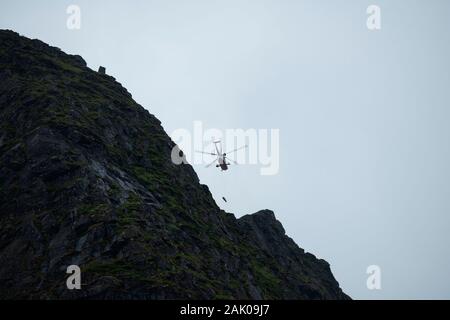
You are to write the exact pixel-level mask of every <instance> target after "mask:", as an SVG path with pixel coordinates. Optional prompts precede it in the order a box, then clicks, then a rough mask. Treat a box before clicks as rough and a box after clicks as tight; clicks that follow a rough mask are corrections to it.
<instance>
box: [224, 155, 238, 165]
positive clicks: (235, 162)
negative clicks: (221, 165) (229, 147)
mask: <svg viewBox="0 0 450 320" xmlns="http://www.w3.org/2000/svg"><path fill="white" fill-rule="evenodd" d="M225 159H227V160H230V161H232V162H233V163H234V164H235V165H239V163H237V161H235V160H233V159H230V158H228V157H225Z"/></svg>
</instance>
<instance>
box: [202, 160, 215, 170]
mask: <svg viewBox="0 0 450 320" xmlns="http://www.w3.org/2000/svg"><path fill="white" fill-rule="evenodd" d="M216 161H217V159H214V161H213V162H211V163H209V164H207V165H206V166H205V168H209V167H211V166H212V165H213V164H214V163H216Z"/></svg>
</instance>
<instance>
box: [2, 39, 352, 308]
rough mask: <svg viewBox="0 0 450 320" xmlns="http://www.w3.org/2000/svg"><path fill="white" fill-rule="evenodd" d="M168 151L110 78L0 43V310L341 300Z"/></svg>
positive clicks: (332, 284) (317, 266) (40, 48)
mask: <svg viewBox="0 0 450 320" xmlns="http://www.w3.org/2000/svg"><path fill="white" fill-rule="evenodd" d="M173 147H174V143H173V142H172V141H171V140H170V138H169V137H168V136H167V134H166V133H165V132H164V130H163V128H162V127H161V125H160V122H159V121H158V120H157V119H156V118H155V117H154V116H153V115H151V114H150V113H149V112H148V111H147V110H145V109H144V108H143V107H141V106H140V105H138V104H137V103H136V102H135V101H133V99H132V98H131V95H130V94H129V93H128V91H127V90H126V89H125V88H123V87H122V86H121V85H120V84H119V83H117V82H116V81H115V79H114V78H112V77H110V76H108V75H105V74H101V73H97V72H95V71H92V70H90V69H89V68H88V67H86V63H85V62H84V60H83V59H82V58H81V57H79V56H71V55H67V54H65V53H63V52H62V51H60V50H59V49H57V48H53V47H50V46H48V45H46V44H44V43H43V42H41V41H38V40H30V39H27V38H25V37H21V36H19V35H18V34H16V33H14V32H12V31H0V298H2V299H15V298H25V299H73V298H87V299H169V298H170V299H183V298H186V299H217V298H239V299H270V298H272V299H347V298H348V297H347V296H346V295H345V294H344V293H343V292H342V290H341V289H340V288H339V285H338V283H337V282H336V280H335V279H334V277H333V275H332V273H331V271H330V267H329V265H328V263H327V262H325V261H323V260H319V259H317V258H315V257H314V256H313V255H312V254H309V253H305V252H304V251H303V250H302V249H300V248H299V247H298V246H297V245H296V244H295V243H294V242H293V241H292V240H291V239H290V238H289V237H287V236H286V235H285V232H284V229H283V227H282V225H281V224H280V223H279V222H278V221H277V220H276V219H275V216H274V214H273V212H271V211H269V210H264V211H260V212H258V213H255V214H253V215H247V216H244V217H242V218H240V219H236V218H235V216H234V215H232V214H230V213H226V212H224V211H222V210H221V209H220V208H219V207H218V206H217V205H216V203H215V201H214V200H213V198H212V196H211V194H210V192H209V190H208V188H207V187H206V186H205V185H201V184H200V183H199V180H198V177H197V175H196V173H195V172H194V170H193V169H192V167H191V166H190V165H185V164H183V165H175V164H173V163H172V161H171V157H170V154H171V150H172V148H173ZM72 264H76V265H79V266H80V268H81V271H82V283H83V286H82V289H81V290H68V289H67V287H66V278H67V276H68V275H67V274H66V268H67V266H69V265H72Z"/></svg>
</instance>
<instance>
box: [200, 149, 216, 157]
mask: <svg viewBox="0 0 450 320" xmlns="http://www.w3.org/2000/svg"><path fill="white" fill-rule="evenodd" d="M195 152H198V153H203V154H208V155H210V156H217V154H215V153H213V152H205V151H198V150H195Z"/></svg>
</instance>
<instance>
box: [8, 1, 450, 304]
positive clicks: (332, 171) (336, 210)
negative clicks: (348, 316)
mask: <svg viewBox="0 0 450 320" xmlns="http://www.w3.org/2000/svg"><path fill="white" fill-rule="evenodd" d="M69 4H77V5H79V6H80V8H81V18H82V20H81V21H82V22H81V30H77V31H70V30H68V29H67V28H66V19H67V17H68V15H67V14H66V8H67V6H68V5H69ZM371 4H377V5H379V6H380V7H381V10H382V29H381V30H380V31H376V32H371V31H369V30H368V29H367V28H366V18H367V15H366V9H367V7H368V6H369V5H371ZM449 13H450V1H447V0H441V1H440V0H432V1H425V0H421V1H417V0H390V1H381V0H372V1H365V0H340V1H337V0H327V1H325V0H322V1H317V0H309V1H300V0H299V1H230V0H228V1H211V0H204V1H196V0H191V1H174V0H169V1H111V0H109V1H99V0H97V1H81V0H72V1H50V0H48V1H43V0H41V1H33V2H32V1H24V0H14V1H5V0H0V28H2V29H13V30H14V31H17V32H19V33H21V34H23V35H25V36H27V37H31V38H39V39H41V40H43V41H45V42H47V43H49V44H51V45H53V46H57V47H60V48H61V49H62V50H64V51H66V52H68V53H72V54H80V55H82V56H83V57H84V59H85V60H86V61H87V63H88V65H89V66H90V67H91V68H93V69H95V70H96V69H97V68H98V66H99V65H103V66H105V67H106V70H107V73H109V74H111V75H113V76H114V77H116V78H117V80H118V81H119V82H121V83H122V84H123V85H124V86H125V87H126V88H127V89H128V90H129V91H130V92H131V93H132V94H133V97H134V99H135V100H136V101H137V102H138V103H140V104H141V105H143V106H144V107H146V108H147V109H149V110H150V112H151V113H153V114H155V115H156V116H157V117H158V118H159V119H160V120H161V121H162V124H163V126H164V128H165V129H166V131H167V132H168V133H169V134H170V133H171V132H172V131H173V130H175V129H177V128H186V129H192V125H193V121H194V120H201V121H203V123H204V126H205V127H210V128H219V129H226V128H244V129H246V128H268V129H270V128H279V129H280V136H281V147H280V149H281V154H280V161H281V167H280V172H279V174H278V175H275V176H261V175H259V167H258V166H239V167H233V168H231V170H230V171H229V172H227V173H224V174H222V173H220V172H219V171H218V170H215V169H214V168H209V169H206V168H204V167H202V166H197V167H196V171H197V173H198V174H199V177H200V179H201V182H202V183H206V184H208V185H209V186H210V188H211V190H212V192H213V194H214V196H215V198H216V201H217V202H218V203H219V204H220V205H221V206H222V207H223V208H224V209H226V210H227V211H230V212H234V213H235V214H236V215H237V216H241V215H244V214H247V213H253V212H255V211H257V210H259V209H263V208H270V209H273V210H274V211H275V213H276V215H277V217H278V219H279V220H280V221H281V222H282V223H283V225H284V227H285V229H286V231H287V233H288V235H290V236H291V237H292V238H293V239H294V240H295V241H296V242H297V243H298V244H299V245H300V246H301V247H303V248H305V249H306V250H307V251H310V252H312V253H314V254H315V255H317V256H318V257H320V258H324V259H326V260H327V261H328V262H330V264H331V268H332V271H333V273H334V275H335V277H336V278H337V280H338V281H339V282H340V284H341V286H342V287H343V289H344V291H345V292H346V293H348V294H350V295H351V296H352V297H353V298H374V299H380V298H386V299H391V298H425V299H428V298H447V299H449V298H450V274H449V270H450V249H449V240H450V235H449V227H450V217H449V209H450V169H449V166H448V164H449V163H450V143H449V142H450V126H449V125H448V122H449V120H450V111H449V107H450V90H449V83H450V62H449V58H448V57H450V43H449V41H450V38H449V31H450V18H449ZM223 195H225V196H226V197H227V199H228V201H229V202H228V203H227V204H225V203H224V202H222V201H221V200H220V198H221V197H222V196H223ZM372 264H376V265H379V266H380V267H381V271H382V290H380V291H369V290H368V289H367V288H366V278H367V275H366V273H365V272H366V268H367V267H368V266H369V265H372Z"/></svg>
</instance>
